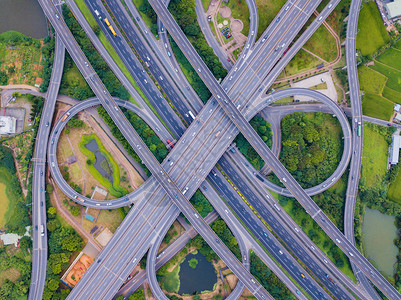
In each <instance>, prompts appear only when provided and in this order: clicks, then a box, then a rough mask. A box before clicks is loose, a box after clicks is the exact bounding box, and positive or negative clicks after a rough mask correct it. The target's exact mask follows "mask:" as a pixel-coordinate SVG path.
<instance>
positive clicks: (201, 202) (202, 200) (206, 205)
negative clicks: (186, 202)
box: [190, 190, 213, 218]
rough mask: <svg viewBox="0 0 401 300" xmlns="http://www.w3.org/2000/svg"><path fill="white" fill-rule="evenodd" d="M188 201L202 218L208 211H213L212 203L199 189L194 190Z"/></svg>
mask: <svg viewBox="0 0 401 300" xmlns="http://www.w3.org/2000/svg"><path fill="white" fill-rule="evenodd" d="M190 201H191V203H192V205H193V206H194V207H195V209H196V210H197V211H198V213H199V214H200V215H201V216H202V218H204V217H206V216H207V215H208V214H209V213H210V212H212V211H213V207H212V205H211V204H210V202H209V201H208V200H207V199H206V197H205V196H204V195H203V194H202V192H201V191H200V190H197V191H196V192H195V194H194V195H193V196H192V198H191V200H190Z"/></svg>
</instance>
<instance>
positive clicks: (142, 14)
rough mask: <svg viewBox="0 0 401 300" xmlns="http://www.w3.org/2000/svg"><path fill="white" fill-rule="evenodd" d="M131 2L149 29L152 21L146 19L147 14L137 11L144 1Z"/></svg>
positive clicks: (134, 0)
mask: <svg viewBox="0 0 401 300" xmlns="http://www.w3.org/2000/svg"><path fill="white" fill-rule="evenodd" d="M132 2H133V3H134V4H135V6H136V8H137V10H138V11H139V14H140V15H141V17H142V19H143V21H144V22H145V24H146V25H147V26H148V27H149V28H151V27H152V25H153V23H152V20H151V19H150V18H149V17H148V15H147V14H144V13H143V12H141V11H140V10H139V7H141V5H142V3H143V2H145V0H132Z"/></svg>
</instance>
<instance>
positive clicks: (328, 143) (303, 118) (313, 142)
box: [280, 112, 342, 188]
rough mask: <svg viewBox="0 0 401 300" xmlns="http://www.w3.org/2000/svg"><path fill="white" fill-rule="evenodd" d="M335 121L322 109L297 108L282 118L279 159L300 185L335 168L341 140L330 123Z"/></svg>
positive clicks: (315, 180) (324, 176) (311, 182)
mask: <svg viewBox="0 0 401 300" xmlns="http://www.w3.org/2000/svg"><path fill="white" fill-rule="evenodd" d="M337 124H338V122H337V120H335V119H334V118H332V117H329V115H327V114H324V113H321V112H317V113H313V114H309V113H308V114H306V113H301V112H297V113H293V114H290V115H287V116H285V117H284V118H283V120H282V122H281V128H282V139H283V142H282V150H281V153H280V161H281V162H282V163H283V164H284V166H285V167H286V168H287V170H288V171H289V172H290V173H291V175H292V176H294V178H295V179H296V180H297V181H298V182H299V183H300V185H301V186H302V187H303V188H308V187H311V186H314V185H316V184H319V183H321V182H323V181H324V180H325V179H327V177H328V176H330V175H331V174H332V173H333V172H334V170H335V169H336V167H337V165H338V162H339V161H340V158H341V150H342V141H341V139H339V136H338V135H337V134H335V133H334V132H333V131H332V130H331V128H330V127H329V126H330V125H332V126H337Z"/></svg>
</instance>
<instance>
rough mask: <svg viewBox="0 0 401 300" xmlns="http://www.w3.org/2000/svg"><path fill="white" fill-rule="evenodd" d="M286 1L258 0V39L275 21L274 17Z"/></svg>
mask: <svg viewBox="0 0 401 300" xmlns="http://www.w3.org/2000/svg"><path fill="white" fill-rule="evenodd" d="M242 1H244V0H242ZM285 3H286V1H285V0H256V6H257V8H258V15H259V24H258V35H257V37H256V40H257V39H258V38H259V37H260V36H261V35H262V33H263V31H265V29H266V28H267V26H269V24H270V22H271V21H273V19H274V17H275V16H276V15H277V13H278V12H279V11H280V9H281V7H283V5H284V4H285Z"/></svg>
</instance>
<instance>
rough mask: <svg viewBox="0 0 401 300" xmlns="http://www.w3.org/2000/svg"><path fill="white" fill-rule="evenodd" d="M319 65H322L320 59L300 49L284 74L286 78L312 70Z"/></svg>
mask: <svg viewBox="0 0 401 300" xmlns="http://www.w3.org/2000/svg"><path fill="white" fill-rule="evenodd" d="M320 63H322V61H321V60H320V59H317V58H316V57H314V56H313V55H310V54H309V53H308V52H306V51H305V50H302V49H301V50H300V51H299V52H298V53H297V54H296V55H295V56H294V58H293V59H291V61H290V62H289V64H288V65H287V66H286V67H285V74H286V76H290V75H294V74H297V73H300V72H302V71H306V70H309V69H312V68H314V67H316V66H317V65H318V64H320Z"/></svg>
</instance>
